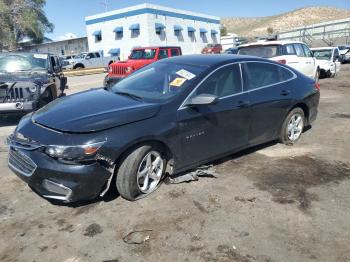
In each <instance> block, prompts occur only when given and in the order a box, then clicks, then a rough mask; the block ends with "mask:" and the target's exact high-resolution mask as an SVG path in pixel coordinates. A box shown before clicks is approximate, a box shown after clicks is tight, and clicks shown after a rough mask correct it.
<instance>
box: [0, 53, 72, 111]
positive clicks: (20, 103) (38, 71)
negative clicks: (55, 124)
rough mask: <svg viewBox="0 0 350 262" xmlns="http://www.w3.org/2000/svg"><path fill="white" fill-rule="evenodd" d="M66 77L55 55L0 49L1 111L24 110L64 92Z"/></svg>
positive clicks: (53, 98)
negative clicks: (5, 51) (3, 51)
mask: <svg viewBox="0 0 350 262" xmlns="http://www.w3.org/2000/svg"><path fill="white" fill-rule="evenodd" d="M66 84H67V78H66V77H64V75H63V73H62V68H61V64H60V60H59V58H58V57H57V56H56V55H51V54H37V53H12V52H10V53H0V114H1V115H7V114H12V113H19V114H23V113H27V112H30V111H34V110H36V109H38V108H40V107H42V106H43V105H46V104H47V103H49V102H51V101H52V100H55V99H56V98H57V97H59V96H60V95H63V94H64V89H65V88H66Z"/></svg>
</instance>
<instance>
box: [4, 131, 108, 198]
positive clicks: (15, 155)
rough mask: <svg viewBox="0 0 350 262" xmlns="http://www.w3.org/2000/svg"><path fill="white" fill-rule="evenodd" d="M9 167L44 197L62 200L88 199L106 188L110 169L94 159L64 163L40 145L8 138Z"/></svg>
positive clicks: (96, 195)
mask: <svg viewBox="0 0 350 262" xmlns="http://www.w3.org/2000/svg"><path fill="white" fill-rule="evenodd" d="M7 144H8V146H9V158H8V166H9V168H10V169H11V170H12V171H13V172H14V173H15V174H16V175H17V176H18V177H20V178H21V179H22V180H24V181H25V182H26V183H27V184H28V185H29V187H30V188H32V189H33V191H35V192H36V193H38V194H39V195H41V196H43V197H44V198H48V199H54V200H59V201H63V202H66V203H68V202H76V201H82V200H91V199H94V198H96V197H98V196H99V195H101V191H102V190H103V189H104V190H103V191H104V192H106V191H107V188H106V187H108V186H109V183H110V180H111V178H112V175H113V172H111V170H109V169H108V168H106V167H103V166H102V165H100V163H99V162H98V161H91V162H90V163H87V164H82V163H75V164H71V163H64V162H61V161H58V160H56V159H54V158H52V157H50V156H48V155H47V154H45V153H44V148H43V147H42V146H35V145H28V144H23V143H18V141H14V140H11V138H8V140H7Z"/></svg>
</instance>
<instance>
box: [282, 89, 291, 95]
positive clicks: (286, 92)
mask: <svg viewBox="0 0 350 262" xmlns="http://www.w3.org/2000/svg"><path fill="white" fill-rule="evenodd" d="M289 94H290V91H289V90H282V92H281V96H287V95H289Z"/></svg>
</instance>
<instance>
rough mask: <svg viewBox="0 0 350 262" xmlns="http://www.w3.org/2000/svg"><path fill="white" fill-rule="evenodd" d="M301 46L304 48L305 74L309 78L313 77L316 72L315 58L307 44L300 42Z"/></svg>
mask: <svg viewBox="0 0 350 262" xmlns="http://www.w3.org/2000/svg"><path fill="white" fill-rule="evenodd" d="M302 47H303V49H304V53H305V57H306V65H307V75H308V76H310V77H311V78H314V77H315V74H316V68H317V66H316V59H315V58H314V56H313V54H312V52H311V50H310V49H309V47H307V45H304V44H302Z"/></svg>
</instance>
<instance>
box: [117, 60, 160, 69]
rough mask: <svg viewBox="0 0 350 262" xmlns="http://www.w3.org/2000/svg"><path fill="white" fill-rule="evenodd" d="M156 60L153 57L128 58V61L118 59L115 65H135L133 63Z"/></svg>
mask: <svg viewBox="0 0 350 262" xmlns="http://www.w3.org/2000/svg"><path fill="white" fill-rule="evenodd" d="M152 62H154V61H153V60H152V59H128V60H126V61H118V62H116V63H114V64H113V65H116V66H125V67H126V66H133V65H139V64H141V65H146V64H150V63H152Z"/></svg>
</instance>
